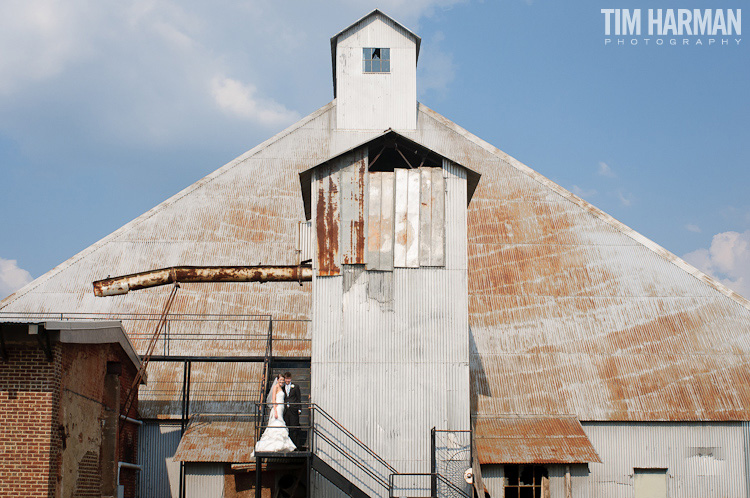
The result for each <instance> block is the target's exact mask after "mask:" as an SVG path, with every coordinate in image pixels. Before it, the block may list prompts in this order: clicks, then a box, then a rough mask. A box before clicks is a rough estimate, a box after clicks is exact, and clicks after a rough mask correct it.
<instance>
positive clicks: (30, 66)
mask: <svg viewBox="0 0 750 498" xmlns="http://www.w3.org/2000/svg"><path fill="white" fill-rule="evenodd" d="M76 3H77V4H78V5H76ZM81 4H82V2H75V1H74V0H71V1H70V2H58V1H55V0H6V1H4V2H2V4H0V5H1V6H0V47H2V49H0V94H9V93H11V92H13V91H15V90H17V89H19V88H22V87H23V86H24V85H26V84H29V83H33V82H36V81H40V80H44V79H47V78H50V77H53V76H56V75H58V74H59V73H60V72H62V71H63V69H64V68H65V67H66V65H67V64H69V63H71V62H73V61H75V60H77V59H80V58H82V57H85V56H86V55H88V54H90V53H91V51H92V49H91V47H87V46H85V45H84V44H82V43H81V39H82V36H83V35H82V34H81V32H80V31H79V28H80V25H81V18H80V17H79V15H78V14H79V13H80V10H79V8H80V7H81ZM77 11H78V12H77Z"/></svg>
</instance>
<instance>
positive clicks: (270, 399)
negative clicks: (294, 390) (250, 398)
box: [266, 377, 279, 405]
mask: <svg viewBox="0 0 750 498" xmlns="http://www.w3.org/2000/svg"><path fill="white" fill-rule="evenodd" d="M278 384H279V378H278V377H276V378H275V379H273V384H271V390H270V391H268V396H266V403H268V404H269V405H270V404H272V403H276V400H275V399H273V388H274V387H276V386H277V385H278Z"/></svg>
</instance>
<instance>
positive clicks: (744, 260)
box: [683, 230, 750, 297]
mask: <svg viewBox="0 0 750 498" xmlns="http://www.w3.org/2000/svg"><path fill="white" fill-rule="evenodd" d="M683 259H685V261H687V262H688V263H690V264H692V265H693V266H695V267H696V268H698V269H700V270H701V271H703V272H705V273H707V274H709V275H711V276H713V277H714V278H716V279H718V280H720V281H721V282H722V283H723V284H724V285H726V286H727V287H729V288H731V289H733V290H734V291H736V292H738V293H740V294H742V295H743V296H745V297H749V296H750V230H747V231H745V232H742V233H739V232H722V233H718V234H716V235H714V237H713V239H712V240H711V246H710V247H709V248H708V249H698V250H696V251H693V252H690V253H688V254H685V256H683Z"/></svg>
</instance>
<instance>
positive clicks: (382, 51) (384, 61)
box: [362, 47, 391, 73]
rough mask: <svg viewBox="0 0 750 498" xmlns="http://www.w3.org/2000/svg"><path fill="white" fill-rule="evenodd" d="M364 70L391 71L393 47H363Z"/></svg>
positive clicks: (374, 71) (371, 71)
mask: <svg viewBox="0 0 750 498" xmlns="http://www.w3.org/2000/svg"><path fill="white" fill-rule="evenodd" d="M362 71H363V72H365V73H390V72H391V49H390V48H371V47H368V48H364V49H362Z"/></svg>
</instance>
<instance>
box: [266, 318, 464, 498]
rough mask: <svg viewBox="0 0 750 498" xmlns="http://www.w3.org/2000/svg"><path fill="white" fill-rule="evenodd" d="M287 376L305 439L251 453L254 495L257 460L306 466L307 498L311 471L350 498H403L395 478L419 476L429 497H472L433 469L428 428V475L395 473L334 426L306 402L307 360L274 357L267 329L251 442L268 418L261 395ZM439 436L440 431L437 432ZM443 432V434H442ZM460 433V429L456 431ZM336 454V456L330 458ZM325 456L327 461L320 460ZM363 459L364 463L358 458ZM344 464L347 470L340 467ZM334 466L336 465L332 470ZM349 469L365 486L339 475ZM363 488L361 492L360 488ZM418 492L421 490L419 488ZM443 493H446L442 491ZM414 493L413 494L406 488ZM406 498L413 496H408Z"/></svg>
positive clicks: (321, 411) (405, 489) (325, 414)
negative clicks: (296, 394) (298, 399)
mask: <svg viewBox="0 0 750 498" xmlns="http://www.w3.org/2000/svg"><path fill="white" fill-rule="evenodd" d="M287 371H288V372H290V373H291V374H292V381H293V382H294V383H296V384H299V385H300V388H301V390H302V393H303V394H302V396H303V402H302V403H300V406H299V408H298V409H301V411H302V413H301V415H300V429H301V430H302V431H303V435H304V437H302V438H300V439H302V440H303V441H305V444H304V445H301V447H300V448H298V451H294V452H289V453H256V454H255V459H256V460H255V469H256V483H255V496H256V498H261V491H262V486H261V472H262V468H263V461H264V460H265V461H266V462H271V461H274V462H289V463H292V464H293V463H294V462H296V465H299V462H300V460H304V461H305V464H306V467H307V481H308V487H307V496H308V497H309V496H310V490H311V486H310V484H311V483H312V471H313V470H314V471H315V472H317V473H318V474H320V475H321V476H322V477H323V478H325V479H326V480H328V481H329V482H330V483H331V484H333V485H334V486H336V487H337V488H338V489H340V490H341V491H342V492H343V493H344V494H346V495H347V496H351V497H352V498H375V497H383V496H388V497H390V498H393V497H395V496H403V495H401V494H399V493H402V492H408V486H407V487H404V486H399V485H397V482H396V481H397V480H399V479H400V478H411V479H412V480H413V479H414V478H423V479H428V480H429V482H430V485H428V486H427V491H428V492H429V493H430V494H431V496H434V497H437V496H438V495H441V496H442V495H446V496H447V497H450V498H472V497H471V496H470V494H468V493H466V492H465V491H464V490H462V489H461V488H459V487H458V486H456V485H455V483H452V482H451V481H450V480H449V479H447V478H446V476H444V475H442V474H441V473H439V472H438V469H437V467H436V466H435V444H434V441H435V430H434V429H433V430H432V440H433V445H432V446H433V447H432V453H433V454H432V457H433V458H432V461H433V465H432V467H433V469H432V472H430V473H422V474H417V473H400V472H398V471H397V470H396V469H395V468H394V467H393V466H392V465H390V464H389V463H388V462H386V461H385V460H384V459H383V458H382V457H381V456H380V455H378V454H377V453H376V452H375V451H374V450H372V448H370V447H369V446H367V445H366V444H365V443H364V442H362V441H361V440H360V439H359V438H357V437H356V436H355V435H354V434H352V433H351V431H349V430H348V429H347V428H346V427H344V426H343V425H342V424H341V423H340V422H338V421H337V420H336V419H335V418H334V417H333V416H331V414H329V413H328V412H326V411H325V410H324V409H323V408H322V407H320V406H318V405H317V404H315V403H312V402H311V400H310V392H311V390H310V358H290V357H274V355H273V328H272V326H269V331H268V342H267V346H266V354H265V357H264V362H263V379H262V382H261V387H260V392H259V394H258V403H257V404H256V410H255V413H256V441H257V440H258V439H259V438H260V435H261V434H262V432H263V430H264V429H265V426H266V421H267V420H268V413H269V410H270V408H269V406H268V404H267V403H266V402H265V397H266V395H267V393H268V390H269V389H270V386H271V382H272V381H273V379H274V377H275V376H277V375H278V374H280V373H285V372H287ZM438 432H440V431H438ZM444 432H445V431H444ZM459 432H460V431H459ZM335 455H337V456H339V458H338V459H337V458H334V456H335ZM325 457H327V458H325ZM363 457H364V458H366V460H364V458H363ZM345 462H348V463H349V464H350V467H349V468H348V469H347V468H345V467H344V465H343V463H345ZM336 467H339V468H338V469H337V468H336ZM353 469H357V471H359V472H361V473H362V474H361V475H362V477H364V476H367V477H366V478H365V479H366V480H369V483H365V481H364V480H363V479H359V480H360V483H361V484H360V485H358V484H357V483H354V482H352V480H351V478H350V477H347V475H344V473H342V471H343V472H345V473H346V474H349V475H350V476H354V475H355V474H354V472H353ZM363 488H364V489H363ZM420 489H423V488H420ZM446 490H447V491H448V492H447V493H446ZM412 491H414V490H412ZM411 496H414V494H413V493H412V494H411Z"/></svg>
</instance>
